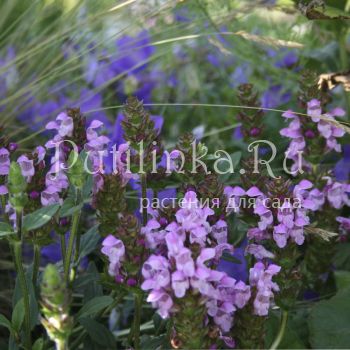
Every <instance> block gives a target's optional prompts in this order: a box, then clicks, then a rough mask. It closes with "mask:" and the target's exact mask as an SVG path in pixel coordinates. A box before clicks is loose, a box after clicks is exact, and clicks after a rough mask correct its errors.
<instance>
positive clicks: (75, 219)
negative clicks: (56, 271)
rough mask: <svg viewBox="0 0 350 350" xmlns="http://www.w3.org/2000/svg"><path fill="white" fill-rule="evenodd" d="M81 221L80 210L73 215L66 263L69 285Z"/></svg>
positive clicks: (65, 269)
mask: <svg viewBox="0 0 350 350" xmlns="http://www.w3.org/2000/svg"><path fill="white" fill-rule="evenodd" d="M79 219H80V210H79V211H77V212H75V213H74V214H73V219H72V227H71V230H70V235H69V241H68V249H67V255H66V258H65V262H64V280H65V282H66V283H67V284H68V283H69V273H70V263H71V259H72V255H73V247H74V241H75V238H76V235H77V233H78V227H79Z"/></svg>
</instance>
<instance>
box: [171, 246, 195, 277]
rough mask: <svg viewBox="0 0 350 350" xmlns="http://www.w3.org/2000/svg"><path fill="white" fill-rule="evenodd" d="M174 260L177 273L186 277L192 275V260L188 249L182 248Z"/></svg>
mask: <svg viewBox="0 0 350 350" xmlns="http://www.w3.org/2000/svg"><path fill="white" fill-rule="evenodd" d="M175 260H176V268H177V269H178V271H181V272H182V273H183V274H184V275H185V276H187V277H192V276H193V275H194V271H195V269H194V261H193V259H192V253H191V251H190V250H189V249H188V248H185V247H184V248H182V249H181V250H180V251H179V253H178V255H176V256H175Z"/></svg>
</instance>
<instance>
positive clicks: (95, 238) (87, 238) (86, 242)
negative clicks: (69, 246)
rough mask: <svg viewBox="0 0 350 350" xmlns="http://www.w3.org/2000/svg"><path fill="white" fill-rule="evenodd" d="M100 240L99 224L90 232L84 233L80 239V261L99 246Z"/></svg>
mask: <svg viewBox="0 0 350 350" xmlns="http://www.w3.org/2000/svg"><path fill="white" fill-rule="evenodd" d="M99 240H100V235H99V233H98V225H96V226H94V227H92V228H91V229H90V230H89V231H88V232H86V233H85V234H84V235H82V237H81V240H80V255H79V261H80V260H81V259H82V258H83V257H85V256H87V255H88V254H90V253H91V252H92V251H93V250H94V249H95V248H96V246H97V244H98V242H99Z"/></svg>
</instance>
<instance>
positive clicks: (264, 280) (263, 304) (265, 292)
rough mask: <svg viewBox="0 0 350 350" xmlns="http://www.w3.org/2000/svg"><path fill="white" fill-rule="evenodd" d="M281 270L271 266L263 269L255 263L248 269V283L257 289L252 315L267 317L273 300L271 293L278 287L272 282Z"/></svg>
mask: <svg viewBox="0 0 350 350" xmlns="http://www.w3.org/2000/svg"><path fill="white" fill-rule="evenodd" d="M280 270H281V267H280V266H277V265H274V264H271V265H269V266H268V268H267V269H265V265H264V264H263V263H261V262H257V263H256V264H255V265H254V267H253V268H251V269H250V271H249V272H250V277H249V282H250V285H251V286H254V287H256V288H257V293H256V297H255V300H254V313H255V314H256V315H259V316H267V315H268V312H269V308H270V303H271V301H272V300H273V298H274V294H273V292H278V291H279V287H278V285H277V284H276V283H274V282H273V281H272V277H273V276H275V275H276V274H277V273H278V272H279V271H280Z"/></svg>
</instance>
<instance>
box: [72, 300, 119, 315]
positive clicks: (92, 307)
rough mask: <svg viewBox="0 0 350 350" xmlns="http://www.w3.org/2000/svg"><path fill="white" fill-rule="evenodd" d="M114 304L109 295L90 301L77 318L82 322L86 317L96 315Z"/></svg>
mask: <svg viewBox="0 0 350 350" xmlns="http://www.w3.org/2000/svg"><path fill="white" fill-rule="evenodd" d="M112 302H113V298H111V297H110V296H108V295H105V296H102V297H96V298H93V299H91V300H89V301H88V302H87V303H86V304H85V305H83V307H82V308H81V309H80V310H79V312H78V314H77V316H76V318H77V319H79V320H80V319H82V318H84V317H87V316H92V315H95V314H96V313H97V312H99V311H101V310H103V309H104V308H106V307H107V306H108V305H110V304H111V303H112Z"/></svg>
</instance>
